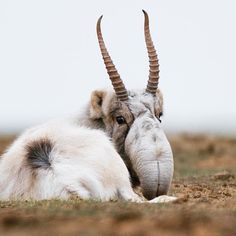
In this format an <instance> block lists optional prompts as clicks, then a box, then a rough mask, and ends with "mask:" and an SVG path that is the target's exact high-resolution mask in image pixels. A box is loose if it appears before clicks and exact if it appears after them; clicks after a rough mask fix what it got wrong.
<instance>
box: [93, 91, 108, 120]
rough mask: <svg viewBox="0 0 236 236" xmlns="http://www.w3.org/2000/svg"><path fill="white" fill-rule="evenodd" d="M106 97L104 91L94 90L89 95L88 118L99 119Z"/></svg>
mask: <svg viewBox="0 0 236 236" xmlns="http://www.w3.org/2000/svg"><path fill="white" fill-rule="evenodd" d="M105 96H106V91H104V90H95V91H93V92H92V94H91V100H90V118H92V119H99V118H101V117H102V114H103V112H102V104H103V101H104V98H105Z"/></svg>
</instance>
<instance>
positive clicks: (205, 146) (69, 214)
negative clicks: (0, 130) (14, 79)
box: [0, 135, 236, 236]
mask: <svg viewBox="0 0 236 236" xmlns="http://www.w3.org/2000/svg"><path fill="white" fill-rule="evenodd" d="M12 139H13V138H12V137H2V138H0V154H1V153H2V152H3V149H4V148H5V147H6V146H7V145H8V144H9V143H10V142H11V140H12ZM170 141H171V144H172V148H173V152H174V156H175V176H174V181H173V184H172V189H171V194H173V195H176V196H179V197H180V199H179V200H178V201H177V202H175V203H171V204H159V205H153V204H134V203H126V202H109V203H100V202H92V201H90V202H85V201H79V200H70V201H57V200H53V201H41V202H32V201H30V202H0V235H6V236H7V235H54V234H55V235H163V236H165V235H181V236H182V235H191V236H195V235H205V236H209V235H214V236H215V235H230V236H231V235H236V224H235V223H236V174H235V173H236V139H232V138H215V137H206V136H191V135H180V136H175V137H171V138H170Z"/></svg>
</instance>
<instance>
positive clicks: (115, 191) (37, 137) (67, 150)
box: [0, 121, 171, 202]
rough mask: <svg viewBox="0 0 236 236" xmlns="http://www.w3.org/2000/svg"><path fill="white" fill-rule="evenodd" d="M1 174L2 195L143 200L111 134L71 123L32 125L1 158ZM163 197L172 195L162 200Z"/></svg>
mask: <svg viewBox="0 0 236 236" xmlns="http://www.w3.org/2000/svg"><path fill="white" fill-rule="evenodd" d="M0 173H1V178H0V200H29V199H34V200H42V199H69V198H71V197H78V198H81V199H85V200H86V199H94V200H100V201H109V200H116V199H122V200H126V201H134V202H143V200H142V198H140V197H139V196H138V195H137V194H136V193H135V192H134V191H133V189H132V187H131V182H130V176H129V172H128V170H127V168H126V165H125V164H124V162H123V160H122V159H121V157H120V156H119V154H118V153H117V152H116V150H115V148H114V147H113V144H112V143H111V141H110V139H109V137H108V136H107V135H106V134H105V133H104V132H103V131H100V130H95V129H89V128H85V127H80V126H78V125H76V124H73V123H71V122H65V121H63V122H55V121H54V122H49V123H47V124H43V125H40V126H37V127H34V128H31V129H29V130H27V131H26V132H25V133H24V134H22V135H21V136H20V137H19V138H18V139H17V140H16V141H15V142H14V143H13V144H12V146H11V147H10V148H9V150H8V151H7V152H6V153H5V154H4V155H3V156H2V157H1V160H0ZM163 200H164V201H166V200H167V198H165V199H163V198H159V199H158V201H161V202H162V201H163ZM168 200H171V199H170V198H168Z"/></svg>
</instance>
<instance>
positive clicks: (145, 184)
mask: <svg viewBox="0 0 236 236" xmlns="http://www.w3.org/2000/svg"><path fill="white" fill-rule="evenodd" d="M125 151H126V154H127V155H128V157H129V159H130V161H131V163H132V166H133V169H134V170H135V172H136V173H137V175H138V177H139V180H140V184H141V188H142V191H143V195H144V197H146V198H147V199H148V200H150V199H153V198H155V197H157V196H160V195H164V194H167V192H168V190H169V187H170V184H171V181H172V177H173V170H174V164H173V154H172V150H171V147H170V144H169V142H168V140H167V138H166V136H165V134H164V132H163V130H162V129H161V128H160V122H159V121H158V120H157V119H156V118H155V117H152V118H150V116H148V115H143V116H142V117H140V118H137V119H136V120H135V121H134V123H133V125H132V127H131V129H130V131H129V133H128V135H127V138H126V141H125Z"/></svg>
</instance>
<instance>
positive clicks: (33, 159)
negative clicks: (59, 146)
mask: <svg viewBox="0 0 236 236" xmlns="http://www.w3.org/2000/svg"><path fill="white" fill-rule="evenodd" d="M52 148H53V144H52V142H51V141H50V140H49V139H47V138H44V139H40V140H36V141H33V142H31V143H30V144H28V145H27V147H26V161H27V163H28V164H29V165H30V166H31V168H33V169H38V168H42V169H48V168H50V166H51V163H50V158H49V157H50V153H51V151H52Z"/></svg>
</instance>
